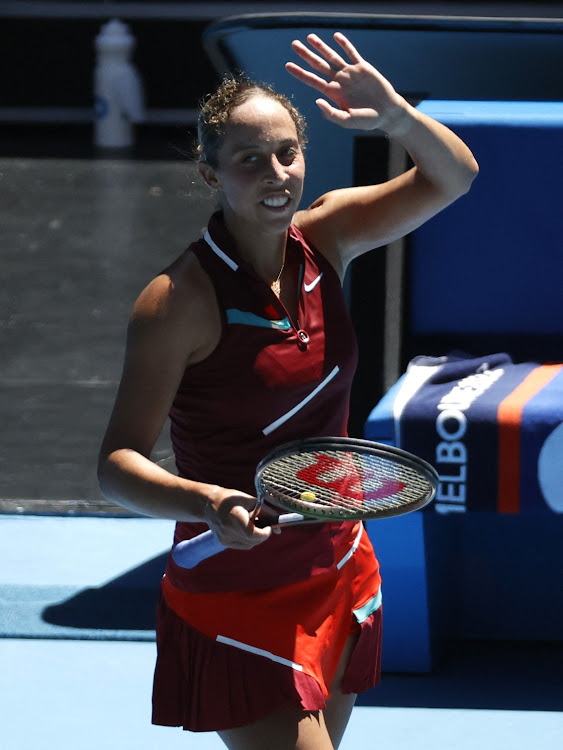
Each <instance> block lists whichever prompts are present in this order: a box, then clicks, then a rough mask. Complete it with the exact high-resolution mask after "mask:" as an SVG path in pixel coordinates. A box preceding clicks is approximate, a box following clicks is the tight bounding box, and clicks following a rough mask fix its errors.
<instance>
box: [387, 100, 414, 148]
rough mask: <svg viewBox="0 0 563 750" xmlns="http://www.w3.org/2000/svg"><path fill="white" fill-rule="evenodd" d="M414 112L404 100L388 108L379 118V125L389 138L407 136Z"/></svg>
mask: <svg viewBox="0 0 563 750" xmlns="http://www.w3.org/2000/svg"><path fill="white" fill-rule="evenodd" d="M415 115H416V110H415V108H414V107H412V106H411V105H410V104H409V103H408V102H407V101H406V100H405V99H403V98H402V97H401V102H400V103H397V104H396V105H395V106H394V107H391V108H389V109H388V110H387V111H386V112H385V113H384V114H383V115H382V117H381V123H380V124H379V126H378V127H379V128H380V130H383V132H384V133H386V134H387V135H388V136H389V138H402V137H403V136H405V135H407V133H408V132H409V130H410V129H411V128H412V125H413V122H414V120H415Z"/></svg>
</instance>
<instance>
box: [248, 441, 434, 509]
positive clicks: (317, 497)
mask: <svg viewBox="0 0 563 750" xmlns="http://www.w3.org/2000/svg"><path fill="white" fill-rule="evenodd" d="M438 481H439V480H438V474H437V472H436V470H435V469H434V467H433V466H431V465H430V464H429V463H427V462H426V461H424V460H423V459H421V458H419V457H418V456H414V455H413V454H411V453H408V452H407V451H404V450H401V449H400V448H395V447H394V446H389V445H384V444H382V443H374V442H372V441H369V440H358V439H356V438H346V437H340V438H333V437H324V438H305V439H302V440H295V441H292V442H290V443H285V444H283V445H281V446H279V447H278V448H275V449H274V450H273V451H271V452H270V453H269V454H268V455H267V456H265V457H264V458H263V459H262V461H260V463H259V464H258V466H257V469H256V481H255V484H256V494H257V496H258V498H259V501H260V502H264V501H265V502H267V503H269V504H271V505H274V506H276V507H278V508H282V509H283V510H286V511H289V512H295V513H301V514H302V515H304V516H306V517H308V518H311V519H312V518H317V519H319V520H327V521H331V520H332V521H356V520H369V519H375V518H385V517H390V516H397V515H403V514H405V513H409V512H411V511H414V510H419V509H420V508H423V507H424V506H426V505H428V503H430V502H431V501H432V499H433V498H434V496H435V494H436V489H437V487H438Z"/></svg>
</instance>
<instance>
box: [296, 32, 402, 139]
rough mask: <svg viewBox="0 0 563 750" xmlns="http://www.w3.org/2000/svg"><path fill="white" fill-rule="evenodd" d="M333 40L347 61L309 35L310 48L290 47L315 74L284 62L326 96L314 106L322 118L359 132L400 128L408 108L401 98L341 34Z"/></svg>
mask: <svg viewBox="0 0 563 750" xmlns="http://www.w3.org/2000/svg"><path fill="white" fill-rule="evenodd" d="M334 40H335V42H336V43H337V44H338V45H339V46H340V47H341V49H342V51H343V52H344V53H345V54H346V56H347V58H348V60H346V59H344V57H343V56H342V55H341V54H340V53H339V52H337V51H336V50H334V49H333V48H332V47H330V46H329V45H328V44H326V43H325V42H323V40H322V39H320V37H318V36H317V35H316V34H309V35H308V36H307V42H308V43H309V44H310V46H311V47H312V49H309V47H307V46H306V45H305V44H303V43H302V42H300V41H299V40H295V41H294V42H292V45H291V46H292V48H293V50H294V51H295V52H296V53H297V54H298V55H299V56H300V57H301V58H302V60H304V62H306V63H307V65H308V66H309V67H310V68H312V70H313V71H316V73H314V72H312V71H311V70H306V69H304V68H302V67H301V66H299V65H296V64H295V63H292V62H288V63H286V66H285V67H286V70H287V71H288V72H289V73H291V75H293V76H295V78H297V79H298V80H299V81H301V82H302V83H305V84H307V85H308V86H310V87H311V88H313V89H316V90H317V91H319V92H320V93H321V94H323V96H324V97H326V99H324V98H323V99H317V100H316V102H317V105H318V106H319V108H320V110H321V112H322V114H323V116H324V117H325V118H326V119H327V120H330V121H331V122H333V123H335V124H336V125H340V126H341V127H343V128H355V129H358V130H374V129H375V128H379V129H381V130H385V131H387V132H389V131H390V130H392V129H394V128H396V127H399V124H400V122H401V120H402V115H403V113H404V110H405V107H406V106H408V105H407V104H406V102H405V100H404V99H403V97H402V96H400V94H398V93H397V92H396V91H395V89H394V88H393V86H392V85H391V84H390V83H389V81H388V80H387V79H386V78H384V77H383V76H382V75H381V73H380V72H379V71H378V70H377V69H376V68H374V67H373V65H370V63H368V62H367V61H366V60H364V58H363V57H362V56H361V55H360V53H359V52H358V50H357V49H356V48H355V47H354V45H353V44H352V43H351V42H350V41H349V39H347V37H345V36H344V34H341V33H340V32H337V33H336V34H334ZM317 73H318V74H320V75H317ZM327 99H330V100H331V101H332V102H333V104H331V103H330V102H328V101H327ZM334 105H336V106H334Z"/></svg>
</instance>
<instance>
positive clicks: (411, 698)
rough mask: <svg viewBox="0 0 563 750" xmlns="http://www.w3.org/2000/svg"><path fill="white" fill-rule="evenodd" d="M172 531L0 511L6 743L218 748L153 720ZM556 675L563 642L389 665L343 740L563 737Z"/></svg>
mask: <svg viewBox="0 0 563 750" xmlns="http://www.w3.org/2000/svg"><path fill="white" fill-rule="evenodd" d="M171 533H172V524H171V523H170V522H167V521H154V520H148V519H131V518H129V519H118V518H69V517H50V516H17V515H13V516H12V515H5V516H2V517H0V548H1V549H2V558H3V564H2V566H1V569H0V607H1V609H0V635H1V636H2V638H1V639H0V664H1V669H0V706H1V712H2V723H1V727H2V728H1V730H0V734H1V736H2V747H3V748H4V749H5V750H55V749H56V750H67V749H68V750H70V749H71V748H72V749H73V750H74V748H76V747H80V750H99V748H105V749H106V750H118V749H119V750H127V749H128V748H131V749H132V750H133V749H134V750H149V749H150V750H156V749H157V748H161V747H167V748H170V749H171V750H172V749H175V748H185V747H193V748H201V749H202V750H203V749H205V750H212V749H213V748H220V747H223V745H222V743H221V742H220V741H219V740H218V738H217V737H216V736H215V735H214V734H197V735H196V734H191V733H190V734H188V733H185V732H182V731H181V730H179V729H178V730H176V729H170V728H163V727H153V726H151V725H150V719H149V717H150V691H151V680H152V669H153V664H154V657H155V644H154V632H153V631H152V624H151V619H152V613H153V605H154V599H155V595H156V589H157V585H158V578H159V576H160V573H161V569H162V565H163V562H164V555H165V554H166V550H167V547H168V545H169V541H170V538H171ZM557 660H559V663H558V661H557ZM561 674H562V671H561V654H560V649H554V650H551V649H550V647H546V648H541V647H537V648H536V647H533V646H530V648H529V649H528V648H525V647H522V646H521V645H518V646H515V647H510V646H509V647H507V646H506V644H505V645H503V644H498V645H494V644H493V645H492V646H491V645H489V646H488V647H487V648H477V649H474V650H471V649H469V650H468V649H466V650H465V651H463V649H462V650H461V651H460V650H459V649H458V650H457V651H456V652H455V653H452V655H451V656H450V657H449V658H447V659H445V660H444V664H443V665H439V666H438V667H437V668H436V670H435V671H434V672H433V673H432V674H428V675H397V674H387V675H384V679H383V682H382V684H381V686H379V687H378V688H376V689H375V690H374V691H372V692H371V693H370V694H369V695H368V699H369V701H370V703H372V704H373V705H369V706H367V705H362V706H358V707H357V708H356V709H355V711H354V713H353V717H352V721H351V725H350V727H349V731H348V733H347V735H346V737H345V739H344V742H343V744H342V745H341V747H342V748H343V750H352V749H353V748H358V747H366V746H368V747H374V748H378V749H379V748H380V749H381V750H387V749H388V748H389V749H391V748H392V749H393V750H407V748H408V750H413V749H414V748H417V749H423V748H438V747H439V748H452V750H454V749H455V750H466V749H467V750H469V749H470V748H471V750H474V748H476V747H477V748H480V749H481V750H496V749H497V748H500V747H510V748H511V750H524V749H525V750H529V748H530V747H531V746H533V747H537V748H541V750H559V749H560V748H561V747H562V746H563V713H560V712H559V710H558V708H560V707H561V706H562V705H563V683H562V681H561ZM362 700H365V698H363V699H362Z"/></svg>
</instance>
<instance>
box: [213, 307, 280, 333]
mask: <svg viewBox="0 0 563 750" xmlns="http://www.w3.org/2000/svg"><path fill="white" fill-rule="evenodd" d="M227 323H238V324H239V325H243V326H258V328H274V329H275V330H277V331H289V330H291V321H290V320H289V318H283V320H268V318H261V317H260V316H259V315H254V313H251V312H245V311H244V310H236V309H235V308H229V309H228V310H227Z"/></svg>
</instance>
